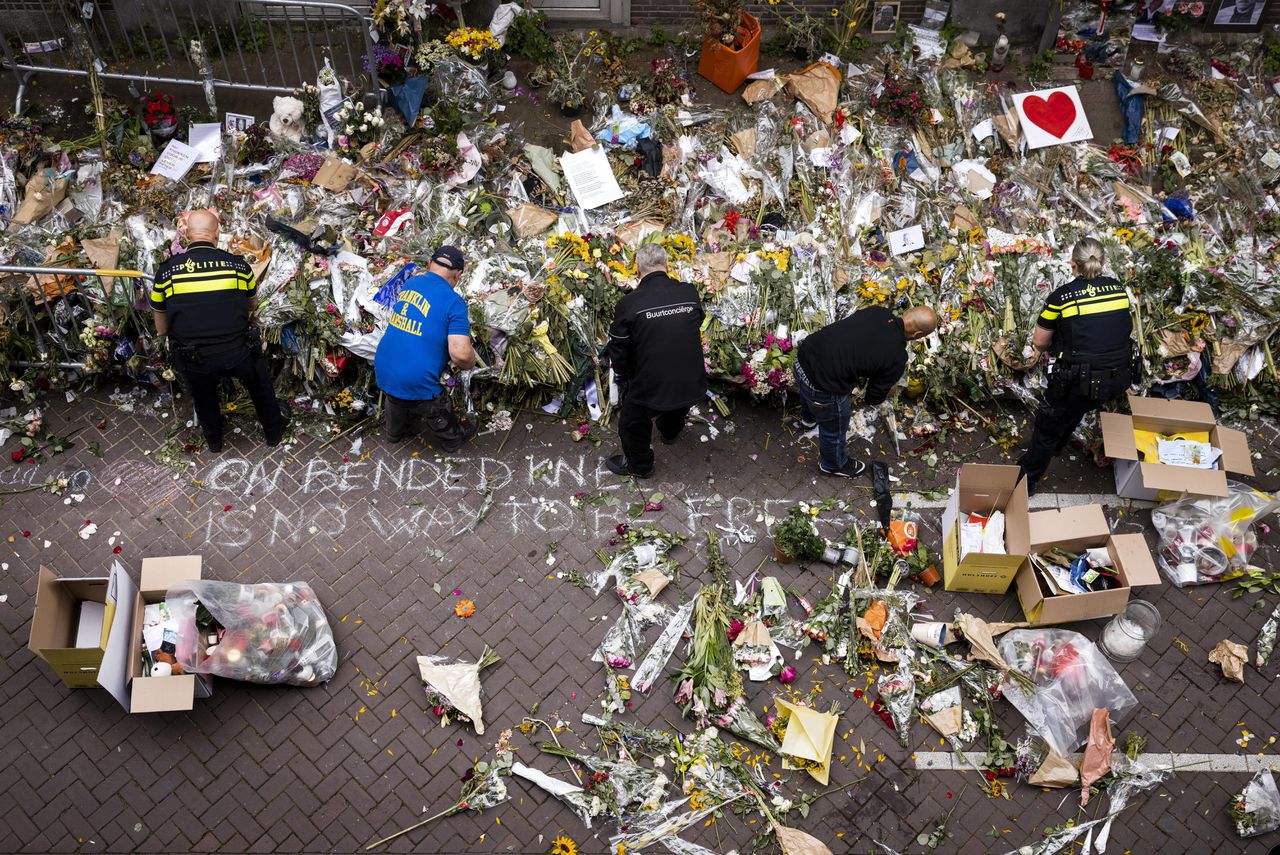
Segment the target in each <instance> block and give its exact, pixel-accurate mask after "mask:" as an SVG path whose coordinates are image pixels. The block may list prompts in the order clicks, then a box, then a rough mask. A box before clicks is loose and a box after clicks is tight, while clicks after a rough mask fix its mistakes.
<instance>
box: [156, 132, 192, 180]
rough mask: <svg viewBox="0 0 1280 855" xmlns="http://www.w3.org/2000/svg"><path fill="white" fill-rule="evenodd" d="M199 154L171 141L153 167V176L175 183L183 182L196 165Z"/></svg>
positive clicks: (190, 148)
mask: <svg viewBox="0 0 1280 855" xmlns="http://www.w3.org/2000/svg"><path fill="white" fill-rule="evenodd" d="M196 157H197V153H196V150H195V149H194V148H192V147H191V146H189V145H187V144H186V143H184V142H180V141H179V140H169V144H168V145H167V146H165V147H164V151H162V152H160V156H159V157H157V158H156V163H155V165H154V166H152V167H151V174H152V175H163V176H164V177H165V178H168V179H171V180H173V181H181V180H182V179H183V176H185V175H186V174H187V173H188V172H189V171H190V170H191V167H192V166H194V165H195V163H196Z"/></svg>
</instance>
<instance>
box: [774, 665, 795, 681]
mask: <svg viewBox="0 0 1280 855" xmlns="http://www.w3.org/2000/svg"><path fill="white" fill-rule="evenodd" d="M795 679H796V669H795V668H793V667H791V666H790V665H788V666H787V667H786V668H783V669H782V673H781V674H779V675H778V682H779V683H782V684H783V685H786V684H788V683H794V682H795Z"/></svg>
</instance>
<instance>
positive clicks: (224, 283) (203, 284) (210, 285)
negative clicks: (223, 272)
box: [172, 276, 249, 295]
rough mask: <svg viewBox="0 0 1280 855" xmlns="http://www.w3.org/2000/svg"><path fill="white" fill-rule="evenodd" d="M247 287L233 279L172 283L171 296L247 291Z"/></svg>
mask: <svg viewBox="0 0 1280 855" xmlns="http://www.w3.org/2000/svg"><path fill="white" fill-rule="evenodd" d="M247 290H249V286H248V285H247V284H246V283H243V282H241V281H240V280H239V279H238V278H235V277H227V276H223V277H219V278H217V279H205V280H198V281H195V282H174V283H173V292H172V294H173V295H177V294H203V293H207V292H209V291H247Z"/></svg>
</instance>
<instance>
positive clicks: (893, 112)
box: [871, 76, 929, 125]
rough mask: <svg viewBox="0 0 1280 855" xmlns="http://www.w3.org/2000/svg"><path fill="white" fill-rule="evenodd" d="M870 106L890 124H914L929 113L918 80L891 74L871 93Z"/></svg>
mask: <svg viewBox="0 0 1280 855" xmlns="http://www.w3.org/2000/svg"><path fill="white" fill-rule="evenodd" d="M871 106H872V108H873V109H874V110H875V111H876V113H877V114H879V115H880V117H881V118H883V119H884V120H885V121H887V122H889V123H890V124H892V125H911V124H915V123H916V122H918V121H920V120H922V119H923V118H924V117H925V116H927V115H929V108H928V106H927V105H926V104H925V101H924V91H923V90H922V89H921V88H920V84H919V82H917V81H914V80H913V81H904V80H900V79H898V78H895V77H892V76H887V77H885V79H884V82H883V83H882V84H881V86H880V89H879V91H878V92H875V93H873V94H872V96H871Z"/></svg>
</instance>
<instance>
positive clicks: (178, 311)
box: [151, 211, 288, 452]
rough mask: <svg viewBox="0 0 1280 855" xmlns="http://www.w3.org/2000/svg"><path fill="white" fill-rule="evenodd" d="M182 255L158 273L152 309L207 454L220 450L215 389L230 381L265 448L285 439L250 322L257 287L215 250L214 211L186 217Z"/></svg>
mask: <svg viewBox="0 0 1280 855" xmlns="http://www.w3.org/2000/svg"><path fill="white" fill-rule="evenodd" d="M187 240H188V244H187V251H186V252H181V253H178V254H177V255H174V256H171V257H170V258H169V259H168V260H167V261H165V262H164V263H163V264H161V265H160V268H159V269H158V270H157V271H156V277H155V284H154V285H153V286H152V289H151V310H152V312H154V314H155V321H156V332H157V333H159V334H160V335H167V336H168V337H169V342H170V349H171V351H172V352H173V354H174V360H175V362H176V364H177V367H178V371H179V372H180V373H181V374H182V377H183V379H184V380H185V381H186V384H187V387H188V388H189V389H190V391H191V397H192V400H193V401H194V403H195V410H196V418H197V419H198V420H199V422H200V430H201V432H202V433H204V438H205V442H206V443H208V446H209V450H210V451H214V452H217V451H221V450H222V400H221V396H220V394H219V385H220V384H221V382H222V378H224V377H234V378H235V379H237V380H239V381H240V382H241V384H243V385H244V388H245V391H246V392H248V393H249V399H250V400H252V401H253V406H254V409H255V410H256V411H257V413H258V421H259V422H260V423H261V424H262V430H263V433H264V434H265V435H266V439H267V445H271V446H276V445H279V444H280V441H281V440H282V439H283V438H284V432H285V428H286V427H288V421H287V420H286V419H285V417H284V415H283V414H282V413H281V412H280V403H279V401H278V400H277V399H276V393H275V389H274V388H273V387H272V384H271V374H270V372H269V371H268V370H267V360H266V357H265V356H263V354H262V342H261V339H260V338H259V337H258V330H257V328H255V327H253V326H252V325H251V324H250V323H249V318H250V315H251V314H252V313H253V309H254V307H255V306H256V301H257V290H258V283H257V282H256V281H255V280H254V277H253V270H252V268H250V267H249V264H248V262H246V261H245V260H244V259H243V258H242V257H240V256H238V255H232V254H231V253H229V252H223V251H222V250H220V249H218V245H217V244H218V218H217V217H216V216H215V215H214V214H213V213H212V212H211V211H192V212H190V213H189V214H188V215H187Z"/></svg>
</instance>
